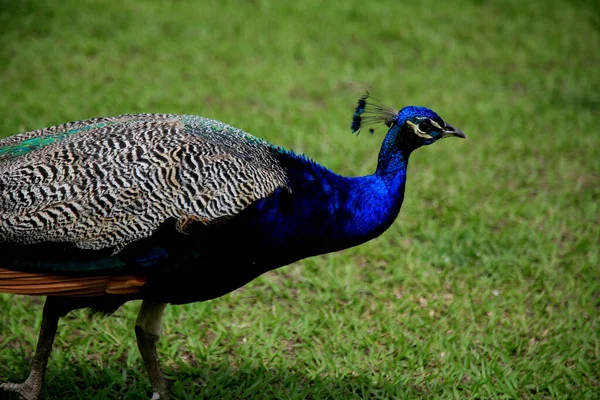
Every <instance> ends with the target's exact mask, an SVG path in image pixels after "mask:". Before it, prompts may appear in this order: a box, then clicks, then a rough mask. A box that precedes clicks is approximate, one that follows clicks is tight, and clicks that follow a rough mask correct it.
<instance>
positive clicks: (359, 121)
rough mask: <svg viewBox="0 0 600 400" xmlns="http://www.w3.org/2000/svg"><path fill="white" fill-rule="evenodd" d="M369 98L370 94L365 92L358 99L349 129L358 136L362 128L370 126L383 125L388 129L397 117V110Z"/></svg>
mask: <svg viewBox="0 0 600 400" xmlns="http://www.w3.org/2000/svg"><path fill="white" fill-rule="evenodd" d="M370 96H371V95H370V93H369V92H368V91H367V92H366V93H365V94H364V95H363V96H362V97H361V98H360V99H358V103H357V105H356V108H355V109H354V115H353V116H352V125H351V127H350V129H351V130H352V133H356V134H358V133H359V131H360V130H361V129H362V128H364V127H366V126H370V125H378V124H384V125H386V126H387V127H388V128H389V127H391V126H392V124H393V123H394V121H395V120H396V117H398V110H396V109H394V108H391V107H387V106H384V105H383V104H381V103H380V102H379V101H378V100H376V99H374V98H372V97H370ZM363 114H366V115H363ZM374 131H375V129H373V128H371V129H369V132H371V133H373V132H374Z"/></svg>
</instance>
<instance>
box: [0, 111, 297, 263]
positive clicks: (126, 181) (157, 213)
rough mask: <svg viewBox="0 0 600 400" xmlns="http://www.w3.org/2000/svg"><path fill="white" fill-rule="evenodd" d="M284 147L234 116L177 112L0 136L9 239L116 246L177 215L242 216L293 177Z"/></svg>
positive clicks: (1, 204) (3, 229) (3, 223)
mask: <svg viewBox="0 0 600 400" xmlns="http://www.w3.org/2000/svg"><path fill="white" fill-rule="evenodd" d="M277 151H278V150H277V148H276V147H274V146H272V145H270V144H268V143H267V142H265V141H262V140H260V139H257V138H255V137H253V136H251V135H248V134H246V133H244V132H242V131H240V130H239V129H235V128H233V127H231V126H229V125H226V124H223V123H220V122H217V121H212V120H208V119H205V118H201V117H195V116H176V115H167V114H139V115H122V116H118V117H111V118H95V119H91V120H87V121H80V122H74V123H70V124H63V125H58V126H55V127H51V128H46V129H42V130H38V131H33V132H27V133H23V134H20V135H16V136H12V137H9V138H7V139H4V140H2V141H0V188H1V190H0V211H1V212H0V243H1V242H6V243H17V244H34V243H40V242H66V243H73V244H75V245H76V247H78V248H81V249H94V250H99V249H104V248H112V249H113V250H114V251H118V250H119V249H121V248H123V247H125V246H126V245H127V244H129V243H131V242H134V241H137V240H140V239H142V238H145V237H148V236H150V235H151V234H152V233H153V232H154V231H155V230H156V229H157V228H158V227H159V226H160V224H161V223H162V222H163V221H165V220H166V219H168V218H173V219H175V220H177V221H178V222H177V226H178V228H179V229H180V230H182V231H184V230H185V229H186V227H187V226H188V225H189V223H190V222H192V221H200V222H202V223H204V224H209V223H214V222H217V221H218V220H220V219H222V218H228V217H232V216H234V215H236V214H238V213H239V212H240V211H242V210H243V209H244V208H246V207H247V206H248V205H249V204H251V203H252V202H254V201H256V200H258V199H260V198H264V197H266V196H268V195H269V194H271V193H273V191H274V190H275V189H277V188H283V187H286V177H285V173H284V171H283V169H282V167H281V165H280V164H279V162H278V161H277V158H276V157H275V155H276V153H277Z"/></svg>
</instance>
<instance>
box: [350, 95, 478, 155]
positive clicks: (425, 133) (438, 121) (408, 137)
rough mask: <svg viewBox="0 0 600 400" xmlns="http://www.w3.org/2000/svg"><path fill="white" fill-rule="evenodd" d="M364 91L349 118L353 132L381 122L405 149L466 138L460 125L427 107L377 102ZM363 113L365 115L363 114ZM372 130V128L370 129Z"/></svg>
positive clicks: (389, 134)
mask: <svg viewBox="0 0 600 400" xmlns="http://www.w3.org/2000/svg"><path fill="white" fill-rule="evenodd" d="M368 98H369V93H368V92H367V93H366V94H365V95H364V96H363V97H361V98H360V99H359V100H358V105H357V106H356V109H355V110H354V116H353V118H352V127H351V128H352V132H354V133H358V132H359V131H360V129H361V128H364V127H366V126H369V125H377V124H384V125H386V126H387V127H388V128H390V131H389V133H388V136H391V137H392V138H393V140H394V141H395V142H397V144H398V145H399V146H401V147H403V148H406V149H408V150H414V149H416V148H419V147H421V146H425V145H429V144H432V143H434V142H436V141H438V140H439V139H443V138H446V137H451V136H455V137H459V138H463V139H466V137H467V136H466V135H465V133H464V132H463V131H461V130H460V129H456V128H455V127H453V126H452V125H450V124H448V123H446V122H444V120H443V119H442V118H441V117H440V116H439V115H437V114H436V113H435V112H434V111H432V110H430V109H429V108H426V107H418V106H408V107H404V108H403V109H402V110H400V111H398V110H395V109H393V108H391V107H386V106H384V105H382V104H380V103H377V102H372V101H370V100H368ZM363 114H366V115H363ZM369 131H370V132H371V133H373V131H374V129H373V128H371V129H369Z"/></svg>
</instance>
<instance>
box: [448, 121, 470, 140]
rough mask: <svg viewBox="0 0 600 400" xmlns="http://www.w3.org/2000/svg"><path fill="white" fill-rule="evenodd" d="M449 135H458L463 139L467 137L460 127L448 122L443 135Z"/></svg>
mask: <svg viewBox="0 0 600 400" xmlns="http://www.w3.org/2000/svg"><path fill="white" fill-rule="evenodd" d="M448 136H456V137H459V138H463V139H466V138H467V135H465V133H464V132H463V131H461V130H460V129H456V128H455V127H453V126H452V125H450V124H446V126H445V127H444V131H443V132H442V137H448Z"/></svg>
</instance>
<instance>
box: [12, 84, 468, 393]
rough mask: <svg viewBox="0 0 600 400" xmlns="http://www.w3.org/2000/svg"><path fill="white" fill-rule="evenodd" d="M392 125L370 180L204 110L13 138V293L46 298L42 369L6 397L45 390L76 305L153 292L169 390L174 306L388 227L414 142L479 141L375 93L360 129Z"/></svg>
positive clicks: (109, 308) (149, 304) (150, 357)
mask: <svg viewBox="0 0 600 400" xmlns="http://www.w3.org/2000/svg"><path fill="white" fill-rule="evenodd" d="M381 125H385V126H386V127H387V134H386V136H385V138H384V140H383V144H382V146H381V150H380V152H379V157H378V163H377V168H376V170H375V172H374V173H373V174H372V175H367V176H360V177H345V176H340V175H338V174H335V173H334V172H332V171H331V170H329V169H327V168H325V167H324V166H322V165H320V164H318V163H317V162H315V161H313V160H312V159H310V158H308V157H307V156H304V155H302V154H297V153H295V152H293V151H291V150H287V149H285V148H283V147H280V146H277V145H274V144H271V143H269V142H267V141H265V140H262V139H259V138H257V137H255V136H252V135H250V134H248V133H246V132H244V131H242V130H240V129H237V128H234V127H232V126H230V125H227V124H225V123H222V122H218V121H215V120H211V119H207V118H203V117H199V116H192V115H175V114H124V115H120V116H116V117H103V118H92V119H88V120H84V121H77V122H70V123H65V124H62V125H57V126H52V127H49V128H45V129H40V130H36V131H32V132H25V133H20V134H17V135H14V136H10V137H7V138H5V139H2V140H0V292H4V293H13V294H21V295H37V296H46V301H45V304H44V308H43V314H42V315H43V317H42V325H41V328H40V333H39V339H38V343H37V348H36V350H35V354H34V356H33V359H32V362H31V371H30V375H29V377H28V378H27V379H26V380H25V381H24V382H23V383H20V384H17V383H3V384H2V385H1V386H0V392H2V391H5V392H16V393H18V396H20V398H22V399H27V400H32V399H38V398H40V396H41V391H42V384H43V380H44V374H45V370H46V366H47V362H48V357H49V355H50V352H51V350H52V344H53V341H54V336H55V334H56V330H57V325H58V321H59V318H60V317H62V316H64V315H65V314H67V313H68V312H69V311H71V310H74V309H78V308H90V309H91V310H92V311H96V312H101V313H104V314H108V315H110V314H111V313H113V312H114V311H116V310H117V309H118V308H119V307H120V306H121V305H123V304H124V303H126V302H128V301H130V300H142V303H141V307H140V311H139V314H138V317H137V319H136V323H135V334H136V338H137V344H138V347H139V350H140V353H141V355H142V359H143V362H144V365H145V368H146V371H147V373H148V376H149V379H150V383H151V386H152V390H153V396H152V398H153V399H163V400H164V399H168V398H169V394H168V390H167V385H166V383H165V380H164V378H163V376H162V372H161V368H160V364H159V359H158V354H157V351H156V342H157V341H158V339H159V337H160V332H161V318H162V315H163V312H164V310H165V307H166V305H167V304H185V303H191V302H197V301H205V300H210V299H214V298H216V297H219V296H222V295H224V294H226V293H229V292H231V291H233V290H235V289H237V288H239V287H241V286H243V285H245V284H246V283H248V282H250V281H251V280H253V279H255V278H256V277H258V276H260V275H261V274H263V273H265V272H267V271H269V270H273V269H275V268H279V267H281V266H285V265H287V264H290V263H292V262H295V261H297V260H301V259H303V258H307V257H311V256H315V255H319V254H324V253H329V252H334V251H338V250H342V249H346V248H349V247H352V246H356V245H359V244H361V243H364V242H366V241H368V240H371V239H373V238H375V237H377V236H379V235H380V234H381V233H383V232H384V231H385V230H386V229H387V228H388V227H389V226H390V225H391V224H392V223H393V221H394V220H395V219H396V217H397V215H398V213H399V211H400V207H401V205H402V201H403V199H404V191H405V183H406V172H407V165H408V159H409V157H410V155H411V153H412V152H413V151H414V150H416V149H417V148H419V147H421V146H423V145H429V144H432V143H434V142H436V141H437V140H439V139H442V138H446V137H450V136H455V137H459V138H465V137H466V136H465V134H464V133H463V132H462V131H461V130H459V129H455V128H454V127H453V126H452V125H450V124H448V123H446V122H444V120H442V118H441V117H440V116H439V115H438V114H436V113H435V112H434V111H432V110H430V109H428V108H425V107H420V106H408V107H404V108H402V109H401V110H400V111H398V110H396V109H394V108H390V107H387V106H384V105H382V104H381V103H380V102H378V101H376V100H374V99H373V98H372V97H370V96H369V94H368V92H367V93H366V94H365V95H363V96H362V97H361V98H360V99H359V100H358V104H357V106H356V108H355V111H354V114H353V118H352V124H351V130H352V132H353V133H356V134H358V133H359V132H360V131H361V129H362V128H364V127H367V126H371V127H372V128H370V129H369V131H371V133H372V132H373V130H374V128H373V127H377V126H381ZM227 249H230V250H229V251H227ZM231 250H233V251H231Z"/></svg>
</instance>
